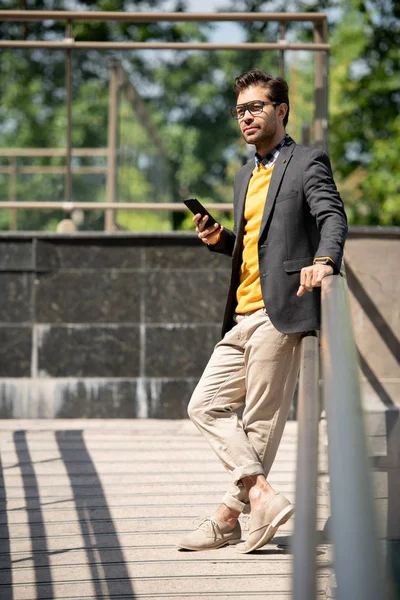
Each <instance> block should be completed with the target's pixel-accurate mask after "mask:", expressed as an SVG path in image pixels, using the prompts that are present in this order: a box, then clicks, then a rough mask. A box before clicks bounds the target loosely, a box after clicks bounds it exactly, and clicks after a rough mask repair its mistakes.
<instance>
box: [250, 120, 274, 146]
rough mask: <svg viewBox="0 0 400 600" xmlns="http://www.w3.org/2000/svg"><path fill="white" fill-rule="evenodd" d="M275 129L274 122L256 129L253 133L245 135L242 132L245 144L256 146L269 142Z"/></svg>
mask: <svg viewBox="0 0 400 600" xmlns="http://www.w3.org/2000/svg"><path fill="white" fill-rule="evenodd" d="M276 129H277V127H276V124H275V123H269V126H268V128H267V129H263V130H261V129H260V130H256V132H255V133H253V134H250V135H246V134H245V133H243V134H242V135H243V138H244V140H245V142H246V143H247V144H253V145H254V146H255V147H256V148H257V147H258V146H261V145H264V144H265V143H268V144H269V143H270V142H271V141H272V140H273V139H274V136H275V134H276Z"/></svg>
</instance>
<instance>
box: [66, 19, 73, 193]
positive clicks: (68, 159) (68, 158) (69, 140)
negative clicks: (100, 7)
mask: <svg viewBox="0 0 400 600" xmlns="http://www.w3.org/2000/svg"><path fill="white" fill-rule="evenodd" d="M71 36H72V24H71V21H68V23H67V25H66V30H65V37H66V39H67V40H69V39H71ZM65 90H66V112H67V115H66V116H67V127H66V155H65V166H66V169H65V202H71V199H72V173H71V157H72V50H66V51H65Z"/></svg>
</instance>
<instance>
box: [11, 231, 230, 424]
mask: <svg viewBox="0 0 400 600" xmlns="http://www.w3.org/2000/svg"><path fill="white" fill-rule="evenodd" d="M229 268H230V259H229V258H228V257H224V256H221V255H216V254H213V253H211V252H208V251H207V250H206V248H204V247H203V245H202V244H201V243H200V242H199V241H198V240H197V237H196V236H195V235H193V234H187V235H186V234H179V235H176V234H171V235H168V234H163V235H157V234H156V235H153V234H152V235H145V234H141V235H135V234H131V235H125V234H113V235H103V234H101V235H97V234H94V235H91V234H77V235H73V236H70V235H68V236H62V235H57V236H56V235H46V234H38V235H31V236H30V235H23V234H20V235H11V234H10V235H7V234H2V236H1V237H0V417H2V418H4V417H52V418H56V417H163V418H178V417H180V418H181V417H185V416H186V405H187V402H188V399H189V397H190V394H191V392H192V390H193V389H194V386H195V385H196V382H197V380H198V378H199V376H200V374H201V372H202V370H203V368H204V366H205V365H206V363H207V360H208V358H209V355H210V353H211V352H212V349H213V346H214V344H215V343H216V341H218V339H219V332H220V327H221V321H222V314H223V307H224V299H225V294H226V288H227V286H228V282H229V272H230V271H229Z"/></svg>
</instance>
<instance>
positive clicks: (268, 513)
mask: <svg viewBox="0 0 400 600" xmlns="http://www.w3.org/2000/svg"><path fill="white" fill-rule="evenodd" d="M293 513H294V506H293V505H292V504H291V503H290V502H289V500H288V499H287V498H285V496H284V495H283V494H275V497H274V498H273V500H271V502H270V503H269V504H268V505H267V506H266V507H264V508H262V509H260V510H253V511H251V513H250V535H249V539H248V540H247V541H246V542H244V543H243V544H239V545H238V546H237V547H236V550H237V551H238V552H241V553H242V554H247V553H248V552H253V550H258V548H261V547H262V546H265V544H268V542H270V541H271V540H272V538H273V537H274V535H275V533H276V532H277V530H278V527H280V526H281V525H284V524H285V523H286V522H287V521H288V520H289V519H290V517H291V516H292V514H293Z"/></svg>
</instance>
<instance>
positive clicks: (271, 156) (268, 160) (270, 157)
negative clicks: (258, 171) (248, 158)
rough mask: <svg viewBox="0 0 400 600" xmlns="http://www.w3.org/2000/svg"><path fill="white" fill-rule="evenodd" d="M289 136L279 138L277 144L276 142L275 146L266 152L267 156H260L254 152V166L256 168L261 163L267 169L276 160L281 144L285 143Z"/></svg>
mask: <svg viewBox="0 0 400 600" xmlns="http://www.w3.org/2000/svg"><path fill="white" fill-rule="evenodd" d="M288 138H289V136H288V135H285V137H284V138H283V140H281V141H280V142H279V144H277V145H276V146H275V148H273V149H272V150H271V152H268V154H267V156H264V157H262V156H260V155H259V154H258V152H256V154H255V156H254V160H255V163H256V167H257V168H258V167H259V166H260V165H261V164H262V165H264V167H266V168H267V169H268V168H269V167H272V165H273V164H274V163H275V162H276V160H277V158H278V156H279V152H280V151H281V149H282V148H283V146H285V145H286V142H287V140H288Z"/></svg>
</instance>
